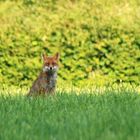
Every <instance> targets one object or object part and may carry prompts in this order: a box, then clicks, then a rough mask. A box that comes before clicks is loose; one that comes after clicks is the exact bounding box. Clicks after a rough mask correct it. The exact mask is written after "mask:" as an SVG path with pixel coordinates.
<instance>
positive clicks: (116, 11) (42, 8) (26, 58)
mask: <svg viewBox="0 0 140 140" xmlns="http://www.w3.org/2000/svg"><path fill="white" fill-rule="evenodd" d="M139 7H140V3H139V0H130V1H125V0H121V1H120V0H113V1H111V0H106V1H104V0H100V1H98V0H94V1H92V0H79V1H77V0H66V1H65V0H59V1H56V0H41V1H35V0H12V1H8V0H3V1H1V2H0V19H1V20H0V27H1V28H0V83H1V84H8V85H11V84H13V85H25V86H28V85H29V84H31V82H32V81H33V80H34V79H35V78H36V77H37V75H38V73H39V71H40V69H41V65H42V62H41V59H40V55H41V53H42V52H46V53H47V54H49V55H52V54H54V53H55V52H57V51H59V52H60V53H61V60H60V70H59V81H60V83H61V82H63V81H64V80H66V81H67V82H71V83H72V84H77V85H85V83H92V84H99V85H104V84H108V83H114V82H132V83H135V84H139V82H140V34H139V28H140V16H139Z"/></svg>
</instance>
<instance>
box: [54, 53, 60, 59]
mask: <svg viewBox="0 0 140 140" xmlns="http://www.w3.org/2000/svg"><path fill="white" fill-rule="evenodd" d="M59 57H60V54H59V53H58V52H57V53H56V54H55V59H56V60H59Z"/></svg>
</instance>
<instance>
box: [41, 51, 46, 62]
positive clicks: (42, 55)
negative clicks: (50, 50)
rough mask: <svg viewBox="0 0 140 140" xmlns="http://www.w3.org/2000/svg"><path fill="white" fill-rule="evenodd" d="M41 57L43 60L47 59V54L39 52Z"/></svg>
mask: <svg viewBox="0 0 140 140" xmlns="http://www.w3.org/2000/svg"><path fill="white" fill-rule="evenodd" d="M41 59H42V60H43V61H44V60H46V59H47V55H46V54H44V53H42V54H41Z"/></svg>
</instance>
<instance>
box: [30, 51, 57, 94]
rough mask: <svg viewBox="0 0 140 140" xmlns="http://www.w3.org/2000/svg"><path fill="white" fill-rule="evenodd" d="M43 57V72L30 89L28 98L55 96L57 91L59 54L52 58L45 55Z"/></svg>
mask: <svg viewBox="0 0 140 140" xmlns="http://www.w3.org/2000/svg"><path fill="white" fill-rule="evenodd" d="M42 57H43V67H42V71H41V73H40V75H39V76H38V78H37V79H36V80H35V81H34V83H33V85H32V87H31V88H30V91H29V93H28V96H32V95H33V96H34V95H35V96H36V95H40V94H41V95H46V94H53V93H54V91H55V87H56V79H57V70H58V61H59V53H56V54H55V55H54V56H51V57H49V56H47V55H45V54H43V56H42Z"/></svg>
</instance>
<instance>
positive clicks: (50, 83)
mask: <svg viewBox="0 0 140 140" xmlns="http://www.w3.org/2000/svg"><path fill="white" fill-rule="evenodd" d="M41 83H42V85H41V87H42V88H44V89H47V90H49V89H50V90H51V89H53V88H55V85H56V78H55V77H46V78H43V82H41Z"/></svg>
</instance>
